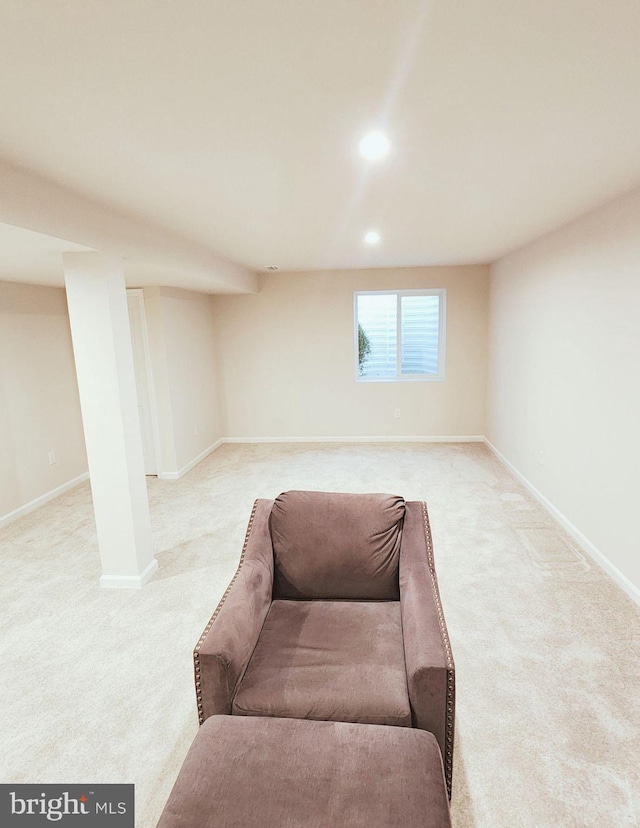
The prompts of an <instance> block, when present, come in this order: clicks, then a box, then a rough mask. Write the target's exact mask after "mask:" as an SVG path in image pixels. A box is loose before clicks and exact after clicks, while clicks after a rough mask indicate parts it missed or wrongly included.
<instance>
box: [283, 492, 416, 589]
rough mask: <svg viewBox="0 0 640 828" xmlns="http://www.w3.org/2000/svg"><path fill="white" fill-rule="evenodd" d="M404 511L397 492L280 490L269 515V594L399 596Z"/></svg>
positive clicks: (401, 499) (403, 505) (403, 504)
mask: <svg viewBox="0 0 640 828" xmlns="http://www.w3.org/2000/svg"><path fill="white" fill-rule="evenodd" d="M404 511H405V502H404V500H403V498H401V497H398V496H397V495H387V494H341V493H335V492H301V491H291V492H283V494H281V495H279V496H278V497H277V498H276V500H275V501H274V504H273V507H272V509H271V516H270V518H269V529H270V532H271V541H272V543H273V559H274V579H273V597H274V598H299V599H307V600H309V599H313V598H318V599H332V598H342V599H351V600H383V601H397V600H399V597H400V596H399V587H398V567H399V560H400V539H401V536H402V523H403V519H404Z"/></svg>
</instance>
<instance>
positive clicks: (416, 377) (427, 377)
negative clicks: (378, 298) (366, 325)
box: [353, 288, 447, 382]
mask: <svg viewBox="0 0 640 828" xmlns="http://www.w3.org/2000/svg"><path fill="white" fill-rule="evenodd" d="M381 294H388V295H390V294H393V295H394V296H397V297H398V303H397V304H398V321H397V326H396V336H397V338H398V339H397V343H398V347H397V365H396V372H397V373H396V376H395V377H365V376H362V374H360V372H359V370H358V353H359V348H358V296H373V295H381ZM403 296H439V297H440V313H439V315H438V373H437V374H402V373H401V365H402V347H401V346H402V327H401V326H402V302H401V301H400V299H401V297H403ZM446 329H447V291H446V288H425V289H423V290H357V291H355V292H354V294H353V342H354V355H355V359H354V364H355V379H356V382H443V381H444V378H445V353H446Z"/></svg>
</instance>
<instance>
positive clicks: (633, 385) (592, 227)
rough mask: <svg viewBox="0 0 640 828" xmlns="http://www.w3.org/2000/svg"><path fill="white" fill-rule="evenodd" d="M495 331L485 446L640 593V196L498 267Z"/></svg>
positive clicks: (493, 307)
mask: <svg viewBox="0 0 640 828" xmlns="http://www.w3.org/2000/svg"><path fill="white" fill-rule="evenodd" d="M490 331H491V334H490V369H489V401H488V437H489V439H490V440H491V442H492V443H493V444H494V445H495V446H496V448H497V449H498V450H499V451H500V452H501V453H502V454H503V455H504V456H505V457H506V458H507V460H509V461H510V462H511V463H512V464H513V465H514V466H515V467H516V469H517V470H518V471H519V472H520V473H521V474H523V475H524V476H525V477H526V478H527V479H528V480H529V481H530V482H531V483H532V484H533V485H534V486H535V487H536V488H538V489H539V491H540V492H541V493H542V494H543V495H544V496H545V497H546V498H547V499H548V500H549V501H550V502H551V503H552V504H553V505H554V506H555V507H556V508H557V509H559V510H560V512H562V513H563V515H564V516H565V517H566V518H567V519H568V521H570V522H571V523H572V524H574V526H575V527H577V529H578V530H579V531H580V532H581V533H582V534H583V535H585V536H586V538H587V539H588V540H589V541H590V542H591V543H592V544H593V545H595V547H596V548H597V549H598V550H599V551H600V552H601V553H602V554H603V555H605V556H606V558H608V559H609V561H611V562H612V563H613V564H614V566H615V567H617V568H618V569H619V570H620V571H621V572H622V573H623V575H624V576H626V578H628V579H629V580H630V581H631V582H632V584H634V585H635V587H636V588H638V589H640V540H639V535H638V526H637V523H636V516H637V510H638V500H639V494H640V483H639V482H638V470H639V469H640V436H639V435H640V431H639V424H640V190H637V191H635V192H634V193H631V194H630V195H628V196H626V197H624V198H621V199H618V200H616V201H615V202H612V203H611V204H609V205H607V206H606V207H604V208H602V209H600V210H598V211H595V212H592V213H590V214H589V215H587V216H585V217H583V218H581V219H579V220H578V221H575V222H573V223H572V224H570V225H568V226H566V227H564V228H562V229H560V230H558V231H556V232H554V233H552V234H550V235H548V236H545V237H544V238H542V239H540V240H539V241H537V242H536V243H534V244H531V245H529V246H527V247H525V248H524V249H522V250H520V251H518V252H515V253H513V254H511V255H509V256H508V257H506V258H504V259H502V260H501V261H499V262H497V263H496V264H495V265H494V266H493V267H492V271H491V316H490ZM639 596H640V593H639Z"/></svg>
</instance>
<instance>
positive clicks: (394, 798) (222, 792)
mask: <svg viewBox="0 0 640 828" xmlns="http://www.w3.org/2000/svg"><path fill="white" fill-rule="evenodd" d="M254 826H255V828H258V826H260V828H319V826H326V827H327V828H328V826H332V828H335V826H341V828H350V826H363V828H364V826H366V827H367V828H396V826H397V828H414V827H415V828H418V826H419V827H420V828H450V826H451V821H450V818H449V803H448V799H447V789H446V787H445V782H444V774H443V769H442V759H441V757H440V749H439V748H438V743H437V742H436V740H435V738H434V736H433V735H432V734H431V733H427V732H426V731H424V730H418V729H416V728H408V727H389V726H386V725H369V724H348V723H345V722H316V721H309V720H305V721H301V720H298V719H276V718H270V717H264V718H257V717H251V716H211V717H210V718H208V719H207V720H206V721H205V723H204V724H203V725H202V727H201V728H200V731H199V732H198V735H197V736H196V738H195V739H194V742H193V745H192V746H191V748H190V750H189V752H188V753H187V757H186V759H185V761H184V764H183V766H182V769H181V770H180V773H179V775H178V779H177V780H176V783H175V785H174V787H173V790H172V792H171V796H170V797H169V801H168V802H167V804H166V806H165V809H164V811H163V813H162V816H161V817H160V822H159V823H158V828H254Z"/></svg>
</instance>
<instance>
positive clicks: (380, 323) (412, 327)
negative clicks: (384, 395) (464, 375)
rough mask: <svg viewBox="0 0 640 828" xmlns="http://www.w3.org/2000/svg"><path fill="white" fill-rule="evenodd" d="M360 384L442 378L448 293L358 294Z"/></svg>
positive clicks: (357, 337) (409, 291)
mask: <svg viewBox="0 0 640 828" xmlns="http://www.w3.org/2000/svg"><path fill="white" fill-rule="evenodd" d="M354 300H355V302H354V304H355V340H356V342H355V351H356V379H357V380H358V381H361V382H385V381H387V382H389V381H399V380H400V381H402V380H442V379H444V331H445V312H446V307H445V305H446V291H445V290H378V291H363V292H360V293H356V294H355V295H354Z"/></svg>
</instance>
